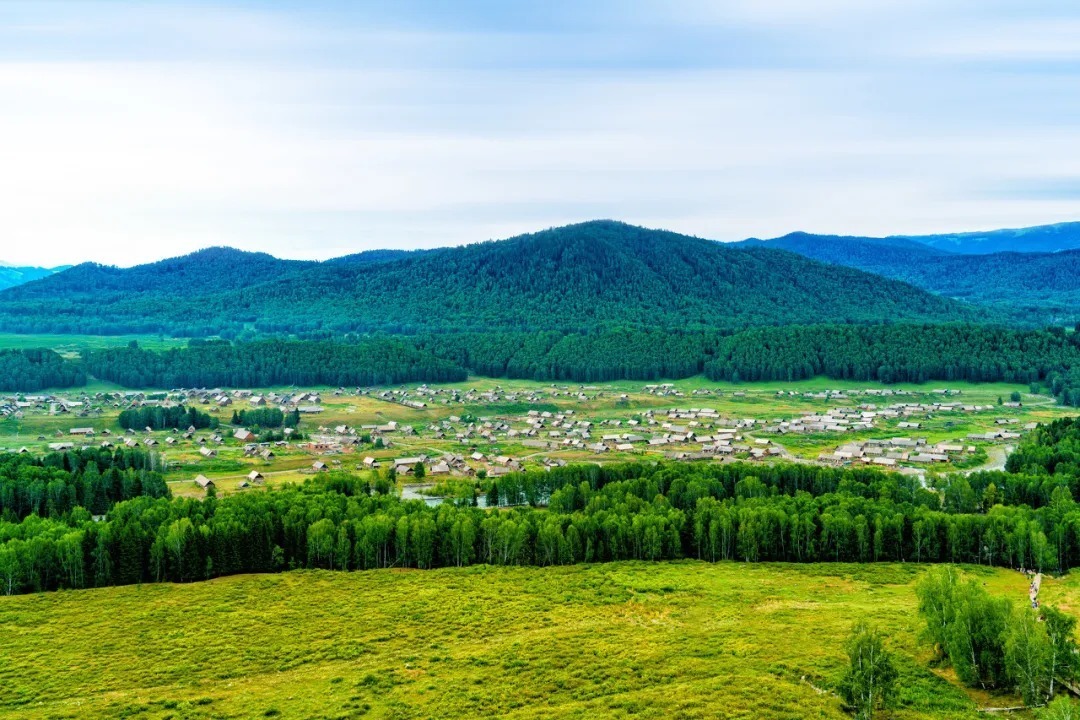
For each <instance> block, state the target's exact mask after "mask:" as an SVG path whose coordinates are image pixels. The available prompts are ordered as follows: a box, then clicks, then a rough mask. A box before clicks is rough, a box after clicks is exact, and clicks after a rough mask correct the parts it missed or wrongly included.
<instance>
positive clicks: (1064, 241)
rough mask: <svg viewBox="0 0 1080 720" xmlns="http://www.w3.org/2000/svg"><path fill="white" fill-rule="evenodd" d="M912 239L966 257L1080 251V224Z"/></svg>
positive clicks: (1071, 223)
mask: <svg viewBox="0 0 1080 720" xmlns="http://www.w3.org/2000/svg"><path fill="white" fill-rule="evenodd" d="M905 238H906V239H908V240H914V241H915V242H918V243H922V244H923V245H927V246H929V247H932V248H936V249H938V250H945V251H948V252H956V253H966V254H988V253H998V252H1024V253H1029V252H1058V251H1059V250H1076V249H1080V222H1067V223H1057V224H1056V225H1038V226H1036V227H1028V228H1015V229H1007V230H986V231H983V232H963V233H946V234H941V235H910V236H900V237H898V238H889V239H891V240H894V239H905Z"/></svg>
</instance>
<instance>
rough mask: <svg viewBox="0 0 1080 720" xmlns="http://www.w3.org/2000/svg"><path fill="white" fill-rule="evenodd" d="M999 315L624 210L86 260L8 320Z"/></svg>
mask: <svg viewBox="0 0 1080 720" xmlns="http://www.w3.org/2000/svg"><path fill="white" fill-rule="evenodd" d="M990 317H992V315H990V314H989V313H988V312H986V311H985V310H982V309H978V308H975V307H972V306H970V305H966V304H963V303H958V302H955V301H951V300H948V299H944V298H940V297H937V296H935V295H932V294H930V293H928V292H925V291H923V290H919V289H917V288H915V287H912V286H910V285H906V284H904V283H900V282H896V281H892V280H887V279H884V278H881V277H877V276H873V275H870V274H868V273H864V272H861V271H858V270H853V269H849V268H843V267H837V266H833V265H825V264H822V263H818V262H814V261H811V260H808V259H806V258H803V257H799V256H798V255H794V254H792V253H786V252H777V251H772V250H767V249H761V248H738V247H733V246H730V245H725V244H724V243H718V242H715V241H711V240H703V239H700V238H693V237H688V236H685V235H678V234H676V233H671V232H665V231H658V230H647V229H644V228H639V227H634V226H631V225H625V224H622V223H616V222H610V221H597V222H590V223H583V224H580V225H572V226H568V227H563V228H556V229H552V230H546V231H543V232H539V233H534V234H532V235H523V236H520V237H516V238H511V239H509V240H502V241H497V242H487V243H480V244H476V245H469V246H465V247H455V248H441V249H438V250H431V251H427V252H414V253H397V252H375V253H365V254H361V255H358V256H351V257H349V258H343V259H340V260H339V261H335V262H327V263H306V262H296V261H286V260H277V259H275V258H272V257H270V256H268V255H260V254H252V253H242V252H240V251H236V250H229V249H224V248H215V249H211V250H205V251H202V252H199V253H195V254H194V255H189V256H186V257H183V258H176V259H173V260H167V261H162V262H160V263H154V264H151V265H142V266H138V267H135V268H131V269H117V268H109V267H102V266H97V265H81V266H78V267H76V268H73V269H72V270H69V271H68V272H65V273H61V274H60V275H56V276H53V277H49V278H46V279H44V280H39V281H36V282H32V283H27V284H25V285H22V286H19V287H17V288H12V289H10V290H7V291H5V292H2V293H0V329H4V330H8V331H12V332H80V333H90V334H103V335H109V334H120V333H148V332H168V333H172V334H175V335H179V336H188V337H202V336H209V335H218V334H222V333H225V334H227V335H233V334H236V333H239V332H242V331H245V330H246V331H247V332H252V331H254V332H257V333H293V334H303V333H314V332H324V333H327V332H331V333H344V332H371V331H386V332H390V333H415V332H432V331H492V330H493V331H511V330H522V331H537V330H558V331H563V332H590V331H595V330H597V329H606V328H615V327H637V328H662V329H677V330H685V329H688V328H720V329H725V330H734V329H739V328H745V327H751V326H757V325H778V324H789V323H814V322H883V321H897V320H914V321H937V322H944V321H963V320H969V321H982V320H985V319H987V318H990Z"/></svg>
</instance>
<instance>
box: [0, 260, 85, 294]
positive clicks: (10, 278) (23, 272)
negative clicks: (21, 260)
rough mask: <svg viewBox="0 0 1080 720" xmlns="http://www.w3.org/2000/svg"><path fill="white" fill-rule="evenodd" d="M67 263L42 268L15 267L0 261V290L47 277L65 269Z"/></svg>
mask: <svg viewBox="0 0 1080 720" xmlns="http://www.w3.org/2000/svg"><path fill="white" fill-rule="evenodd" d="M68 267H70V266H69V265H63V266H61V267H55V268H42V267H15V266H14V265H7V264H5V263H0V290H5V289H7V288H9V287H15V286H16V285H22V284H23V283H28V282H30V281H31V280H39V279H40V278H43V277H49V276H50V275H53V274H55V273H58V272H61V271H63V270H67V269H68Z"/></svg>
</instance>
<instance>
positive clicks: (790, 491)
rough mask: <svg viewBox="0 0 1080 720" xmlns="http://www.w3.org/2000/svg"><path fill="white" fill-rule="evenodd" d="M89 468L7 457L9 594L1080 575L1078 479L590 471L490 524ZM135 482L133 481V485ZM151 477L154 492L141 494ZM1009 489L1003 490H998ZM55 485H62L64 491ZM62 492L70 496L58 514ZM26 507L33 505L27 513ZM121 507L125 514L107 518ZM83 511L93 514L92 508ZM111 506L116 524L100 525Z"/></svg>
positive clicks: (707, 468)
mask: <svg viewBox="0 0 1080 720" xmlns="http://www.w3.org/2000/svg"><path fill="white" fill-rule="evenodd" d="M95 452H101V451H95ZM93 457H97V458H100V461H101V463H104V465H100V464H99V462H98V460H95V461H94V462H92V463H91V462H89V461H85V460H84V455H83V454H80V453H64V454H56V455H53V456H48V457H47V458H46V459H43V460H42V461H39V462H36V463H35V462H33V461H30V460H27V459H25V458H23V459H20V458H15V459H8V460H7V462H10V463H15V464H16V465H15V466H16V467H22V466H24V465H25V466H26V470H25V471H20V472H16V473H15V474H14V478H15V480H14V485H15V490H14V492H15V493H16V496H17V497H18V498H19V500H18V501H17V503H18V504H16V505H13V506H12V508H11V509H10V510H9V509H7V508H5V521H4V522H0V576H3V577H0V579H3V578H4V577H6V584H5V586H6V587H7V588H8V590H9V591H10V592H24V591H33V590H46V589H55V588H61V587H85V586H89V585H109V584H116V583H128V582H149V581H157V580H171V581H191V580H199V579H203V578H208V577H215V576H218V575H227V574H231V573H241V572H273V571H278V570H283V569H288V568H298V567H320V568H332V569H340V570H353V569H369V568H385V567H413V568H432V567H441V566H460V565H469V564H473V563H490V564H534V565H555V564H569V563H579V562H606V561H612V560H628V559H639V560H665V559H675V558H686V557H690V558H700V559H702V560H706V561H720V560H740V561H749V562H755V561H767V560H770V561H771V560H775V561H791V562H819V561H834V562H874V561H905V562H907V561H914V562H949V563H973V564H976V563H978V564H985V565H997V566H1004V567H1027V568H1033V569H1048V570H1049V569H1052V570H1055V571H1065V570H1068V569H1069V568H1071V567H1074V566H1076V565H1077V564H1080V507H1078V506H1077V504H1076V502H1075V501H1074V500H1073V497H1072V495H1071V492H1070V490H1069V484H1068V482H1063V483H1060V484H1059V485H1057V486H1056V487H1055V488H1054V490H1053V491H1052V492H1051V498H1050V501H1049V502H1048V503H1047V504H1045V505H1042V506H1039V507H1031V506H1029V505H1027V504H1011V501H1012V500H1014V499H1022V495H1017V496H1013V495H1011V494H1010V493H1011V492H1012V491H1010V490H1009V489H1008V487H1009V484H1008V483H1007V482H1005V481H1004V480H1003V479H1002V478H1000V477H999V475H993V476H991V477H990V478H989V479H987V478H983V477H982V476H980V475H979V474H975V475H972V476H971V477H970V478H965V477H963V476H955V477H949V478H945V479H943V480H942V481H941V482H940V483H938V485H937V487H935V488H925V487H923V486H922V485H921V483H920V482H919V481H918V480H917V479H916V478H912V477H910V476H905V475H901V474H896V473H886V472H880V471H877V470H873V469H869V468H866V469H862V468H860V469H840V468H825V467H815V466H808V465H794V464H792V465H784V464H778V465H758V464H751V463H724V464H719V463H660V464H648V463H626V464H613V465H605V466H598V465H581V466H570V467H565V468H557V469H553V470H551V471H550V472H543V471H535V472H524V473H516V474H511V475H508V476H503V477H500V478H498V479H497V480H483V481H482V487H481V488H478V492H486V493H487V499H488V502H489V504H492V505H499V506H503V507H504V509H503V510H502V511H500V512H492V511H490V510H485V509H482V508H479V507H475V503H476V499H475V496H473V498H465V499H463V500H462V501H460V502H459V503H453V504H452V503H446V504H443V505H440V506H438V507H429V506H428V505H426V504H425V503H423V502H420V501H402V500H400V499H399V498H397V497H396V496H393V495H388V494H386V493H387V491H389V490H390V488H391V486H390V484H389V483H386V482H385V481H384V480H385V479H384V478H381V477H378V478H373V477H369V476H366V475H365V476H354V475H349V474H344V473H331V474H329V475H328V476H321V477H319V478H314V479H309V480H308V481H307V482H305V483H304V484H303V485H299V486H296V485H293V486H288V487H286V488H284V489H280V490H274V491H269V492H249V493H240V494H235V495H229V496H226V497H222V498H217V497H209V498H206V499H204V500H192V499H170V498H169V497H168V496H167V495H168V493H167V491H164V492H160V493H158V492H156V491H155V490H153V488H154V487H157V486H156V485H154V483H156V482H158V480H159V478H158V477H157V476H156V475H155V474H154V473H153V470H152V467H145V468H138V467H135V468H131V470H134V471H135V472H133V473H132V472H125V471H124V470H123V468H122V467H117V468H115V470H116V471H117V472H116V473H114V472H113V469H112V468H110V469H108V470H107V471H106V472H105V473H102V468H103V467H105V466H106V465H108V464H109V463H112V464H114V465H115V464H118V463H119V465H121V466H122V465H123V464H124V463H131V462H134V464H135V465H139V464H142V465H146V464H148V463H149V464H150V465H152V462H153V458H152V455H139V454H136V455H131V456H128V455H126V454H124V453H120V454H113V455H108V456H106V455H97V456H93ZM50 458H51V459H50ZM109 458H112V459H111V460H110V459H109ZM46 465H48V466H50V467H52V470H53V474H52V475H49V476H48V480H45V479H44V478H41V477H38V474H39V473H43V472H48V470H47V469H46V467H45V466H46ZM39 466H40V467H39ZM95 472H96V473H97V474H98V475H100V474H104V475H107V476H109V477H110V478H111V480H110V482H114V483H115V482H118V483H119V485H110V487H113V488H116V487H119V488H120V489H119V490H114V491H112V492H111V493H106V496H105V497H106V499H105V501H104V502H102V501H101V499H100V498H99V496H98V495H97V494H95V493H87V492H86V491H82V492H81V494H80V490H79V488H83V487H93V485H94V481H93V478H94V477H95ZM65 473H67V475H68V476H69V477H68V478H67V479H65V478H64V474H65ZM88 475H89V476H90V478H91V480H90V482H89V483H88V482H87V479H86V478H87V476H88ZM1017 476H1018V477H1021V476H1022V475H1020V474H1017ZM125 477H126V478H128V482H130V483H132V484H131V486H130V489H128V490H126V491H125V490H124V489H123V482H124V478H125ZM1032 477H1034V476H1032ZM1043 477H1050V478H1052V477H1054V476H1050V475H1044V476H1043ZM140 478H145V479H142V485H141V486H137V485H135V484H134V481H135V480H136V479H140ZM995 480H996V481H997V482H1001V483H1002V487H1003V490H1000V491H999V490H997V489H996V488H992V486H994V485H995V482H994V481H995ZM148 481H149V482H148ZM50 482H55V483H56V492H55V493H52V494H50V492H49V491H48V488H49V487H50ZM35 483H36V485H34V484H35ZM31 485H34V487H33V488H31V487H30V486H31ZM69 486H70V487H72V488H74V489H73V490H69V489H68V488H69ZM161 487H162V489H164V486H163V485H161ZM136 488H138V490H137V491H136ZM4 492H5V493H11V492H12V490H10V489H6V490H5V491H4ZM52 495H55V496H56V497H58V498H62V499H66V500H64V501H63V502H57V501H55V500H54V501H53V504H52V505H50V504H49V500H48V498H49V497H51V496H52ZM28 496H29V497H34V498H37V500H36V502H27V501H26V500H25V498H26V497H28ZM5 497H8V495H5ZM113 501H118V502H115V504H111V507H110V506H109V504H110V503H113ZM83 502H87V503H89V505H82V507H88V509H89V510H90V512H87V511H85V510H82V509H81V507H79V504H80V503H83ZM103 508H108V511H107V517H106V518H105V519H104V521H102V522H92V521H90V515H91V513H92V514H100V512H99V511H102V510H103ZM541 508H543V509H541ZM30 513H34V514H30ZM68 545H72V546H73V545H78V547H79V553H78V557H80V558H82V564H81V565H80V567H79V568H78V569H77V572H76V571H75V570H71V569H70V568H69V569H68V570H69V571H65V570H64V568H63V567H62V565H63V564H64V563H66V562H69V561H70V558H69V559H67V560H65V559H64V558H65V556H64V552H65V551H69V552H71V553H72V555H71V557H72V558H73V557H75V550H74V549H71V548H68ZM65 549H66V550H65ZM73 579H77V584H74V585H73V584H71V583H72V582H73Z"/></svg>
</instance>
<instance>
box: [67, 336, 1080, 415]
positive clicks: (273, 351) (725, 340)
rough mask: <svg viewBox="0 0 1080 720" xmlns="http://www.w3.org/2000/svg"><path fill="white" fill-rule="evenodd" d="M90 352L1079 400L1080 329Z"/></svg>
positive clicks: (293, 374) (246, 374)
mask: <svg viewBox="0 0 1080 720" xmlns="http://www.w3.org/2000/svg"><path fill="white" fill-rule="evenodd" d="M84 364H85V366H86V368H87V370H88V371H89V372H90V373H91V374H92V375H94V376H95V377H98V378H101V379H103V380H109V381H112V382H116V383H119V384H122V385H125V386H128V387H151V388H171V387H209V386H215V385H224V386H230V387H258V386H267V385H280V384H301V385H302V384H324V385H373V384H386V383H398V382H418V381H423V382H440V381H457V380H462V379H464V378H465V377H466V376H467V375H468V374H469V373H473V374H478V375H483V376H488V377H509V378H516V379H533V380H568V381H579V382H598V381H610V380H655V379H659V378H685V377H690V376H692V375H697V374H699V373H702V372H704V373H705V375H706V376H707V377H709V378H710V379H713V380H732V381H757V380H786V381H794V380H802V379H807V378H811V377H815V376H818V375H824V376H827V377H830V378H834V379H838V380H841V379H843V380H867V381H877V382H886V383H892V382H925V381H929V380H968V381H973V382H994V381H1010V382H1023V383H1033V382H1040V383H1045V384H1046V385H1047V386H1048V387H1050V389H1051V390H1052V391H1053V392H1054V393H1056V394H1057V396H1058V398H1059V399H1060V400H1061V401H1062V402H1064V403H1067V404H1075V403H1076V402H1077V401H1080V382H1078V380H1080V378H1078V377H1077V373H1076V371H1075V370H1073V368H1080V336H1077V335H1076V334H1072V335H1066V334H1064V333H1060V332H1051V331H1041V330H1026V331H1019V330H1010V329H1005V328H989V327H983V326H974V325H875V326H851V325H816V326H806V327H786V328H760V329H755V330H748V331H744V332H741V333H736V334H734V335H725V334H721V333H718V332H700V333H670V332H649V331H644V330H619V331H610V332H604V333H596V334H591V335H563V334H561V333H555V332H548V333H476V334H455V335H432V336H424V337H411V338H374V339H364V340H359V341H357V342H355V343H332V342H313V341H309V342H286V341H260V342H254V343H235V344H233V343H228V342H224V341H211V342H204V341H197V342H193V343H192V344H191V346H190V347H187V348H183V349H174V350H167V351H164V352H160V353H158V352H152V351H149V350H144V349H142V348H139V347H138V346H129V347H125V348H117V349H110V350H98V351H93V352H90V353H88V354H87V356H86V358H85V360H84Z"/></svg>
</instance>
